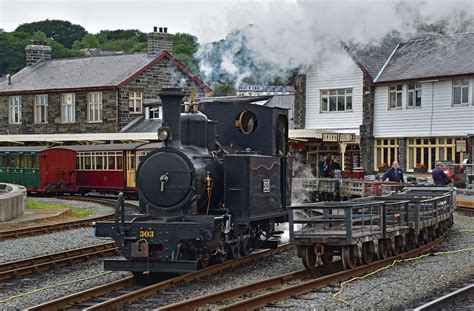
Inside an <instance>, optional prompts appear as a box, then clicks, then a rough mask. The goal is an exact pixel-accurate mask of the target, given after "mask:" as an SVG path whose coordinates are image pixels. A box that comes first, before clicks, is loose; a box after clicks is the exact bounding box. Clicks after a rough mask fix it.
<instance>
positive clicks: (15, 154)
mask: <svg viewBox="0 0 474 311" xmlns="http://www.w3.org/2000/svg"><path fill="white" fill-rule="evenodd" d="M76 177H77V175H76V152H75V151H74V150H71V149H69V148H62V147H41V146H35V147H23V146H20V147H0V181H1V182H9V183H15V184H19V185H23V186H25V187H26V188H27V189H28V191H29V192H39V193H61V192H76V191H77V190H78V188H77V185H76Z"/></svg>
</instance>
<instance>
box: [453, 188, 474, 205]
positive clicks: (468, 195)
mask: <svg viewBox="0 0 474 311" xmlns="http://www.w3.org/2000/svg"><path fill="white" fill-rule="evenodd" d="M456 205H457V206H460V207H471V208H474V190H473V189H458V191H457V194H456Z"/></svg>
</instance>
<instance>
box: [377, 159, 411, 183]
mask: <svg viewBox="0 0 474 311" xmlns="http://www.w3.org/2000/svg"><path fill="white" fill-rule="evenodd" d="M387 178H388V181H395V182H402V183H404V182H405V179H404V178H403V171H402V169H401V168H400V166H399V165H398V162H397V161H393V163H392V167H391V168H389V169H388V170H387V171H386V172H385V174H383V176H382V181H385V180H386V179H387Z"/></svg>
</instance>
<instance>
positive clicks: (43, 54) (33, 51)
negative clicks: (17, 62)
mask: <svg viewBox="0 0 474 311" xmlns="http://www.w3.org/2000/svg"><path fill="white" fill-rule="evenodd" d="M25 52H26V66H31V65H33V64H34V63H37V62H39V61H42V60H48V59H51V52H52V48H51V47H50V46H47V45H33V44H31V45H27V46H26V47H25Z"/></svg>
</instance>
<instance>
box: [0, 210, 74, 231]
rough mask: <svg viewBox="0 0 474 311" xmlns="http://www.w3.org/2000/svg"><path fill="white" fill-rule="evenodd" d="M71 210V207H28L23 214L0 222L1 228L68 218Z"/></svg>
mask: <svg viewBox="0 0 474 311" xmlns="http://www.w3.org/2000/svg"><path fill="white" fill-rule="evenodd" d="M70 212H71V209H70V208H47V209H29V208H27V209H25V213H24V214H23V215H22V216H20V217H18V218H15V219H11V220H8V221H5V222H2V223H0V229H3V228H11V227H16V226H23V225H26V224H32V223H37V222H48V221H57V220H61V219H65V218H67V217H68V215H69V214H70Z"/></svg>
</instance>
